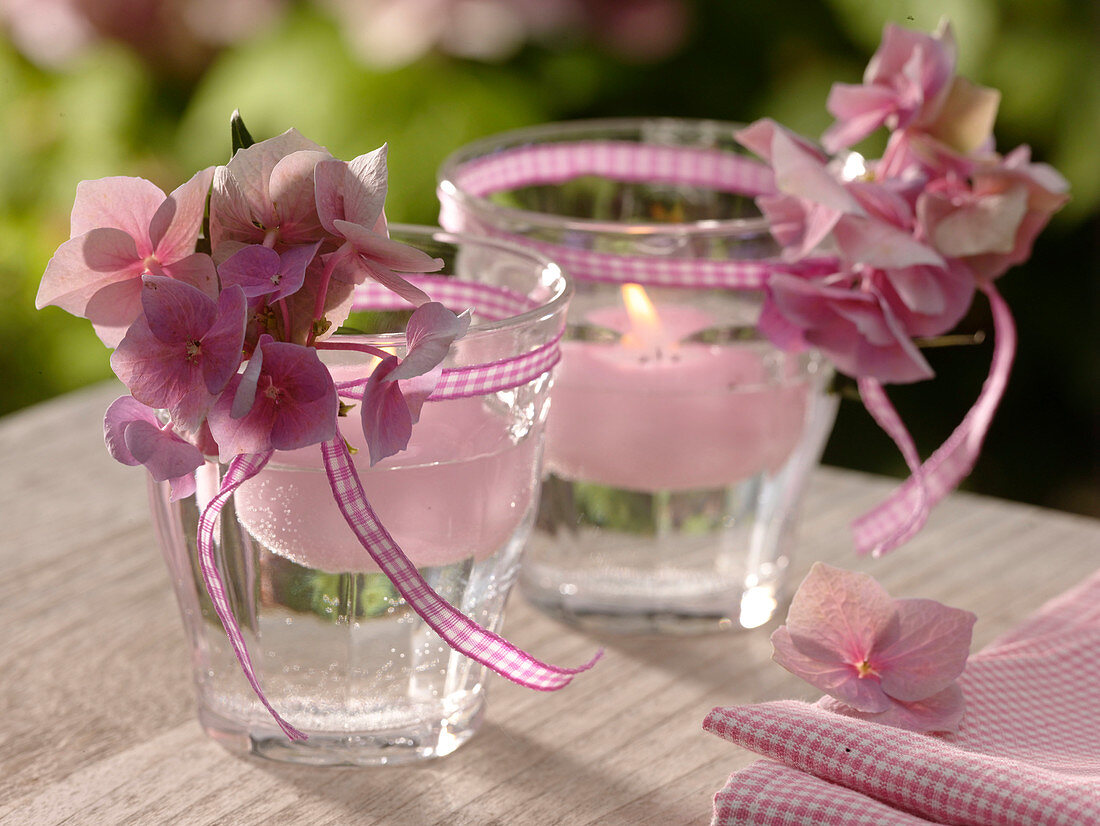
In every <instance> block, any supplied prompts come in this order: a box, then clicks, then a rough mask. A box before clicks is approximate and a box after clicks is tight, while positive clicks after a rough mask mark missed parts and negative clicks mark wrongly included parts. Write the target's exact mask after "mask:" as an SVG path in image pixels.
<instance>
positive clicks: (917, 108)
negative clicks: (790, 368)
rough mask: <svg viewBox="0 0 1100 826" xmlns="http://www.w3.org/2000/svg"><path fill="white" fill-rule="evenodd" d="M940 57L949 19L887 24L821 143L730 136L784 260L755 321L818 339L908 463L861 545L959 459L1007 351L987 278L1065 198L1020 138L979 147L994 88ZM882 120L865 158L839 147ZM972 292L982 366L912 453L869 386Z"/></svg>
mask: <svg viewBox="0 0 1100 826" xmlns="http://www.w3.org/2000/svg"><path fill="white" fill-rule="evenodd" d="M955 69H956V48H955V41H954V37H953V35H952V32H951V27H950V25H949V24H947V23H944V24H941V26H940V28H939V29H938V30H937V31H935V32H934V33H932V34H925V33H922V32H915V31H910V30H908V29H905V28H902V27H899V26H895V25H893V24H888V25H887V26H886V28H885V31H884V34H883V39H882V43H881V45H880V46H879V48H878V50H877V51H876V52H875V54H874V56H873V57H872V59H871V61H870V63H869V65H868V66H867V69H866V72H865V74H864V77H863V82H862V83H861V84H854V85H853V84H839V83H838V84H835V85H834V86H833V89H832V91H831V93H830V95H829V97H828V101H827V108H828V110H829V112H830V113H831V114H832V115H833V116H834V117H835V119H836V120H835V122H834V123H833V125H832V126H831V127H830V128H829V129H828V130H826V132H825V133H824V135H823V137H822V145H820V146H819V145H818V144H816V143H814V142H813V141H810V140H808V139H806V138H804V137H802V136H800V135H797V134H795V133H793V132H791V131H790V130H788V129H786V128H784V127H783V126H781V125H779V124H777V123H775V122H774V121H772V120H768V119H764V120H760V121H757V122H755V123H753V124H751V125H749V126H748V127H746V128H745V129H743V130H742V131H740V132H739V133H738V139H739V140H740V142H741V143H742V144H743V145H744V146H745V147H746V148H748V149H749V150H750V151H752V152H754V153H755V154H757V155H758V156H760V157H761V158H762V159H763V160H764V161H765V162H766V163H767V164H768V165H769V166H770V167H771V170H772V171H773V173H774V177H775V191H774V192H773V193H772V194H768V195H765V196H761V197H759V198H758V199H757V204H758V206H759V207H760V209H761V211H762V212H763V214H764V215H765V217H766V218H767V219H768V221H769V223H770V226H771V231H772V234H773V236H774V237H775V239H776V241H777V242H778V243H779V244H780V246H781V248H782V257H783V259H785V261H786V262H787V263H788V264H789V265H790V269H789V271H782V269H781V270H780V271H777V272H774V273H772V275H771V277H770V278H769V282H768V286H767V299H766V302H765V306H764V309H763V311H762V315H761V320H760V328H761V330H762V331H763V332H764V333H765V334H766V335H767V336H768V337H769V338H771V339H772V340H773V341H774V342H775V343H776V344H777V345H779V346H781V347H783V348H785V349H800V348H805V347H815V348H818V349H820V350H821V351H822V352H824V353H825V354H826V355H827V356H828V357H829V358H830V359H831V361H832V362H833V363H834V364H835V365H836V367H837V369H838V370H839V371H840V372H842V373H845V374H847V375H849V376H852V377H855V378H856V379H857V380H858V384H859V389H860V394H861V396H862V397H863V400H864V402H865V404H867V407H868V410H869V411H870V412H871V413H872V415H873V416H874V417H875V419H876V420H877V421H878V422H879V424H880V425H882V427H883V428H884V429H885V430H886V431H887V432H888V433H889V434H890V435H891V437H892V438H894V440H895V442H896V443H897V444H898V446H899V448H900V449H901V451H902V453H903V455H904V456H905V458H906V461H907V463H908V464H909V467H910V470H911V473H912V477H911V479H910V482H909V483H908V484H907V486H906V487H905V488H904V489H902V490H899V492H898V493H897V494H896V495H895V496H894V497H892V499H891V500H890V501H888V502H887V503H885V504H884V505H883V506H882V507H881V508H880V509H878V510H877V511H876V512H874V513H872V514H870V515H869V516H868V517H867V518H866V519H864V520H861V521H860V522H857V525H856V540H857V547H858V548H859V550H861V551H863V552H866V551H874V552H875V553H881V552H884V551H886V550H889V549H890V548H892V547H896V546H897V545H899V544H901V543H902V542H904V541H906V540H907V539H908V538H910V537H911V536H913V535H914V534H915V533H916V531H917V530H919V528H920V527H921V525H922V524H923V522H924V520H925V518H926V514H927V510H928V508H929V507H930V506H931V505H932V504H934V503H935V501H936V500H937V499H938V498H939V497H941V496H942V495H944V494H945V493H946V492H947V491H949V490H951V489H952V488H954V487H955V486H956V485H957V484H958V482H959V481H961V479H962V478H963V477H965V476H966V474H967V473H969V471H970V469H971V468H972V466H973V463H974V462H975V461H976V458H977V454H978V451H979V450H980V446H981V443H982V440H983V438H984V436H985V432H986V430H987V428H988V425H989V422H990V420H991V418H992V414H993V412H994V410H995V409H996V407H997V405H998V403H999V401H1000V397H1001V395H1002V393H1003V390H1004V386H1005V382H1006V380H1007V375H1008V372H1009V370H1010V367H1011V362H1012V358H1013V354H1014V351H1015V329H1014V324H1013V321H1012V316H1011V314H1010V312H1009V311H1008V308H1007V305H1006V304H1005V302H1004V300H1003V299H1002V298H1001V296H1000V294H999V293H998V291H997V289H996V286H995V282H996V280H997V279H998V278H999V277H1000V276H1001V275H1003V274H1004V273H1005V271H1006V270H1008V269H1009V268H1010V267H1012V266H1013V265H1015V264H1019V263H1021V262H1023V261H1025V260H1026V259H1027V258H1028V256H1029V255H1030V254H1031V248H1032V244H1033V243H1034V241H1035V238H1036V237H1037V236H1038V234H1039V232H1040V231H1041V230H1042V229H1043V228H1044V227H1045V226H1046V224H1047V222H1048V221H1049V220H1050V218H1051V216H1052V215H1053V214H1054V213H1055V212H1056V211H1057V210H1058V209H1059V208H1061V206H1062V205H1063V204H1065V202H1066V201H1067V200H1068V197H1069V196H1068V194H1067V190H1068V185H1067V183H1066V181H1065V180H1064V179H1063V178H1062V176H1061V175H1059V174H1058V173H1057V172H1056V171H1055V170H1054V169H1053V168H1051V167H1049V166H1047V165H1045V164H1041V163H1034V162H1033V161H1032V160H1031V154H1030V149H1029V148H1028V147H1027V146H1021V147H1018V148H1016V149H1014V150H1012V151H1010V152H1009V153H1007V154H1005V155H1001V154H999V153H998V152H997V151H996V150H995V148H994V140H993V124H994V119H995V116H996V112H997V107H998V103H999V99H1000V98H999V94H998V93H997V92H996V91H995V90H992V89H987V88H983V87H981V86H978V85H975V84H973V83H971V82H970V81H968V80H966V79H965V78H962V77H959V76H957V75H956V74H955ZM882 128H884V129H885V130H886V133H887V138H886V144H885V149H884V152H883V155H882V157H881V158H879V159H877V160H872V159H867V158H864V157H863V156H862V155H860V154H858V153H856V152H853V151H851V147H852V146H853V145H855V144H856V143H857V142H859V141H862V140H863V139H864V138H866V137H868V136H869V135H871V134H872V133H874V132H876V131H878V130H880V129H882ZM822 262H828V266H821V263H822ZM976 292H982V293H983V294H985V295H986V297H987V298H988V300H989V302H990V305H991V309H992V313H993V322H994V333H995V336H994V344H995V349H994V355H993V364H992V366H991V370H990V377H989V379H988V380H987V382H986V385H985V387H984V388H983V390H982V394H981V396H980V397H979V400H978V402H977V403H976V404H975V405H974V407H973V408H972V410H971V411H970V414H968V416H967V417H966V419H965V420H964V421H963V423H962V424H961V425H960V426H959V428H958V429H957V430H956V431H955V433H954V434H953V435H952V437H951V438H950V439H949V440H948V442H947V443H945V445H944V446H943V447H942V448H941V449H940V450H938V451H937V452H936V453H935V454H934V455H933V456H932V457H931V458H930V459H929V460H928V461H927V462H926V463H925V464H924V465H923V466H922V465H921V463H920V460H919V458H918V456H917V452H916V448H915V446H914V445H913V443H912V440H911V438H910V436H909V434H908V431H907V430H906V429H905V427H904V425H903V424H902V423H901V421H900V419H899V417H898V416H897V414H896V411H894V409H893V407H892V406H891V405H890V403H889V400H888V399H887V397H886V395H885V393H884V392H883V390H882V385H883V384H889V383H908V382H916V381H921V380H924V379H928V378H931V377H932V375H933V371H932V368H931V366H930V365H929V364H928V362H927V361H926V359H925V358H924V356H923V355H922V353H921V347H920V346H919V345H920V344H921V343H922V341H923V340H928V339H934V338H936V337H939V336H942V335H943V334H945V333H947V332H949V331H950V330H952V329H953V328H954V327H955V325H956V324H958V322H959V321H960V320H961V319H962V318H963V316H964V315H965V314H966V313H967V311H968V309H969V307H970V305H971V303H972V301H973V298H974V295H975V293H976Z"/></svg>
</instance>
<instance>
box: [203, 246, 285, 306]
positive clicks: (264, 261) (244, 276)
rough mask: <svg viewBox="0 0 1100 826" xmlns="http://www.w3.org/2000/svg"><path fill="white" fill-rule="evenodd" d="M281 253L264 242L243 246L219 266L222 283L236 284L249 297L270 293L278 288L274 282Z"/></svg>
mask: <svg viewBox="0 0 1100 826" xmlns="http://www.w3.org/2000/svg"><path fill="white" fill-rule="evenodd" d="M279 264H280V259H279V253H277V252H275V250H273V249H271V248H269V247H265V246H263V245H262V244H250V245H248V246H246V247H241V248H240V249H239V250H237V251H236V252H234V253H233V254H232V255H231V256H230V257H229V258H227V259H226V260H225V261H223V262H222V263H221V265H220V266H219V267H218V276H219V277H220V278H221V281H222V284H224V285H230V284H236V285H237V286H239V287H240V288H241V289H242V290H244V294H245V296H246V297H248V298H258V297H259V296H262V295H269V294H270V293H272V292H274V291H275V290H277V289H278V285H276V284H274V283H273V279H274V277H275V276H276V275H277V274H278V272H279Z"/></svg>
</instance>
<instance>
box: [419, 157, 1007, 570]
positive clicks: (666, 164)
mask: <svg viewBox="0 0 1100 826" xmlns="http://www.w3.org/2000/svg"><path fill="white" fill-rule="evenodd" d="M581 175H598V176H600V177H603V178H609V179H611V180H618V181H630V182H644V183H651V184H671V185H681V186H698V187H704V188H707V189H713V190H718V191H722V192H731V193H737V194H742V195H748V196H759V195H767V194H770V193H772V192H773V191H774V177H773V175H772V172H771V169H770V168H768V166H767V165H765V164H763V163H760V162H759V161H755V160H752V159H750V158H746V157H743V156H741V155H738V154H736V153H733V152H725V151H722V150H719V149H707V148H699V147H682V146H656V145H648V144H640V143H632V142H627V141H575V142H562V143H555V144H542V145H534V146H521V147H517V148H515V149H509V150H506V151H502V152H498V153H496V154H493V155H489V156H486V157H483V158H479V159H477V160H475V161H471V162H469V163H468V164H466V165H464V166H462V167H460V168H459V169H458V170H457V171H456V173H455V176H454V181H453V182H446V181H445V182H444V183H443V184H441V185H440V187H439V191H438V194H439V200H440V212H439V221H440V224H441V225H442V226H443V227H445V228H447V229H449V230H452V231H466V232H478V233H480V234H483V235H494V236H498V237H501V236H502V237H506V238H508V239H509V240H511V241H513V242H516V243H520V244H524V245H526V246H528V247H532V248H534V249H536V250H538V251H539V252H541V253H542V254H544V255H546V256H547V257H548V258H550V259H551V260H552V261H555V262H557V263H558V264H560V265H561V266H562V267H564V268H565V270H566V272H568V273H569V274H570V275H572V276H573V277H574V278H577V279H579V280H582V281H597V282H617V283H625V282H634V283H638V284H643V285H645V286H671V287H685V288H694V289H707V288H724V289H735V290H758V289H765V288H766V287H767V284H768V279H769V278H770V276H771V274H772V273H775V272H794V271H797V272H799V273H801V274H803V275H813V274H826V273H827V272H829V271H831V267H832V266H833V262H831V261H829V260H828V259H812V260H805V261H801V262H799V263H798V264H797V265H792V264H790V263H788V262H784V261H782V260H780V259H778V258H767V259H756V260H751V259H750V260H715V259H713V258H672V257H666V256H659V255H654V256H645V255H641V256H639V255H619V254H616V253H607V252H597V251H593V250H587V249H579V248H577V247H574V246H570V245H569V243H568V241H564V242H561V243H551V242H548V241H543V240H540V239H538V238H537V237H527V236H523V237H521V236H515V235H505V234H503V233H501V232H500V231H499V230H497V229H495V228H493V227H490V226H488V225H486V224H485V222H484V221H482V220H479V218H478V216H477V214H476V209H468V208H465V207H464V205H463V204H462V202H461V200H460V199H459V197H458V194H457V192H456V188H457V189H458V190H462V191H465V192H466V193H468V194H470V195H474V196H476V197H482V198H483V197H486V196H489V195H491V194H493V193H494V192H499V191H502V190H507V189H515V188H517V187H522V186H531V185H536V184H551V183H561V182H563V181H568V180H571V179H573V178H576V177H578V176H581ZM567 236H568V233H567V232H566V237H567ZM979 288H980V289H981V290H982V291H983V292H984V293H985V294H986V295H987V296H988V298H989V301H990V304H991V306H992V308H993V323H994V336H995V348H994V353H993V361H992V364H991V365H990V372H989V376H988V378H987V379H986V381H985V384H984V385H983V388H982V392H981V395H980V396H979V398H978V401H977V402H976V403H975V404H974V406H973V407H972V408H971V410H970V411H969V412H968V413H967V414H966V416H965V417H964V419H963V421H962V422H961V423H960V424H959V426H958V427H957V428H956V429H955V431H954V433H952V435H951V437H950V438H949V439H948V440H947V441H946V442H945V443H944V444H943V445H942V446H941V447H940V448H939V449H938V450H937V451H936V452H935V453H934V454H933V455H932V456H931V458H930V459H929V460H928V461H927V462H926V463H925V464H923V465H922V464H921V463H920V458H919V456H918V454H917V450H916V446H915V445H914V443H913V438H912V436H911V435H910V434H909V431H908V430H907V429H906V427H905V425H904V423H903V422H902V421H901V418H900V417H899V416H898V414H897V411H896V410H895V409H894V407H893V405H891V403H890V400H889V399H888V398H887V396H886V393H885V391H884V390H883V388H882V386H881V385H880V384H879V383H878V382H876V381H874V380H871V379H860V380H859V388H860V396H861V398H862V399H863V403H864V405H865V406H866V407H867V410H868V412H869V413H870V414H871V416H872V417H873V418H874V419H875V421H876V422H877V423H878V425H879V426H880V427H882V429H883V430H885V431H886V433H887V434H889V436H890V437H891V439H893V441H894V443H895V444H896V445H897V447H898V449H899V450H900V451H901V453H902V456H903V457H904V458H905V462H906V464H907V465H908V467H909V470H910V474H911V475H910V477H909V479H908V480H907V481H906V482H905V483H904V484H903V485H902V486H901V487H900V488H899V489H898V490H897V491H896V492H895V493H894V494H893V495H892V496H891V497H890V498H889V499H888V500H886V501H885V502H883V503H882V504H881V505H879V506H878V507H876V508H874V509H873V510H872V511H870V512H868V513H867V514H865V515H863V516H861V517H859V518H858V519H857V520H855V522H854V523H853V525H852V528H853V534H854V538H855V544H856V550H857V552H859V553H861V554H862V553H868V552H871V553H874V554H875V555H880V554H883V553H886V552H887V551H890V550H892V549H893V548H896V547H898V546H899V545H902V544H904V543H905V542H907V541H908V540H909V539H911V538H912V537H913V536H914V535H915V534H916V533H917V532H918V531H919V530H920V529H921V527H923V526H924V523H925V522H926V521H927V519H928V513H929V510H930V509H931V508H932V507H933V506H934V505H935V504H936V503H937V502H939V501H940V500H941V499H942V498H943V497H944V496H946V495H947V494H948V493H949V492H950V491H952V490H953V489H954V488H955V487H957V486H958V484H959V482H961V481H962V480H963V479H964V478H965V477H966V475H967V474H968V473H969V472H970V470H971V469H972V468H973V466H974V463H975V461H976V460H977V457H978V453H979V452H980V450H981V445H982V442H983V441H984V439H985V434H986V432H987V431H988V429H989V425H990V422H991V420H992V417H993V413H994V412H995V411H996V409H997V405H998V404H999V403H1000V400H1001V397H1002V396H1003V395H1004V389H1005V385H1006V383H1007V380H1008V375H1009V372H1010V369H1011V365H1012V359H1013V355H1014V352H1015V345H1016V333H1015V325H1014V323H1013V321H1012V315H1011V313H1010V312H1009V310H1008V306H1007V305H1006V304H1005V303H1004V300H1003V299H1002V298H1001V296H1000V295H999V294H998V293H997V291H996V290H995V289H994V287H993V285H992V284H981V285H979Z"/></svg>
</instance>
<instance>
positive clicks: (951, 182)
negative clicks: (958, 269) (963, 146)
mask: <svg viewBox="0 0 1100 826" xmlns="http://www.w3.org/2000/svg"><path fill="white" fill-rule="evenodd" d="M1068 189H1069V185H1068V184H1067V183H1066V180H1065V178H1063V177H1062V176H1061V175H1060V174H1058V172H1056V171H1055V170H1054V169H1053V168H1051V167H1050V166H1048V165H1046V164H1036V163H1032V162H1031V151H1030V149H1029V148H1028V147H1027V146H1020V147H1017V148H1016V149H1015V150H1013V151H1012V152H1010V153H1009V154H1008V155H1007V156H1005V157H1004V158H1003V159H995V160H987V161H986V162H984V163H982V164H980V165H978V166H977V168H976V169H975V171H974V173H973V176H972V179H971V181H969V182H968V181H966V180H961V179H959V178H957V177H950V178H942V179H939V180H936V181H933V182H931V183H930V184H929V185H928V186H927V187H926V188H925V190H924V192H923V193H922V194H921V196H920V199H919V200H918V202H917V214H918V218H919V221H920V226H921V229H922V232H923V233H924V234H925V235H926V236H927V237H928V239H929V241H930V242H931V243H932V244H933V246H935V247H936V248H937V249H939V250H940V251H941V252H942V253H943V254H944V255H948V256H953V257H955V258H958V259H960V260H962V261H964V262H965V263H966V265H967V266H968V267H969V268H970V270H971V271H972V272H973V273H974V274H975V275H976V276H978V277H980V278H983V279H993V278H997V277H998V276H1000V275H1002V274H1003V273H1004V272H1005V271H1006V270H1007V269H1008V268H1009V267H1012V266H1013V265H1015V264H1019V263H1021V262H1023V261H1026V260H1027V259H1028V257H1029V256H1030V255H1031V247H1032V244H1033V243H1034V242H1035V238H1036V237H1037V236H1038V235H1039V233H1040V232H1041V231H1042V230H1043V228H1044V227H1045V226H1046V225H1047V223H1048V222H1049V221H1050V218H1051V216H1052V215H1053V214H1054V213H1055V212H1057V211H1058V210H1059V209H1061V208H1062V206H1063V205H1064V204H1065V203H1066V201H1068V200H1069V196H1068V195H1067V191H1068Z"/></svg>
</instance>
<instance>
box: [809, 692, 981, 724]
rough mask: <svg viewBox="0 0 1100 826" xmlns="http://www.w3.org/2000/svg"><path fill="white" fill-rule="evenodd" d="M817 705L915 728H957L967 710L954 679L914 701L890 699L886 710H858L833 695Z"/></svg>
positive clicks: (873, 721)
mask: <svg viewBox="0 0 1100 826" xmlns="http://www.w3.org/2000/svg"><path fill="white" fill-rule="evenodd" d="M818 705H819V706H820V707H821V708H823V709H826V710H827V711H832V712H836V713H837V714H843V715H845V716H846V717H856V718H858V719H860V720H867V721H869V722H872V723H880V724H882V725H885V726H893V727H895V728H900V729H905V730H906V731H917V732H953V731H958V729H959V726H960V725H961V723H962V720H963V715H964V713H965V712H966V701H965V699H964V697H963V692H962V689H961V688H960V687H959V685H958V684H957V683H953V684H952V685H950V686H948V687H947V688H945V689H944V690H943V691H941V692H939V693H938V694H934V695H933V696H931V697H926V698H924V699H923V700H920V701H917V702H912V703H902V702H898V701H893V702H891V703H890V705H889V707H888V708H887V709H886V710H885V711H882V712H878V713H873V712H872V713H868V712H863V711H859V710H858V709H856V708H854V707H852V706H850V705H848V704H847V703H843V702H841V701H839V700H835V699H833V698H832V697H822V698H821V700H820V701H819V702H818Z"/></svg>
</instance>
